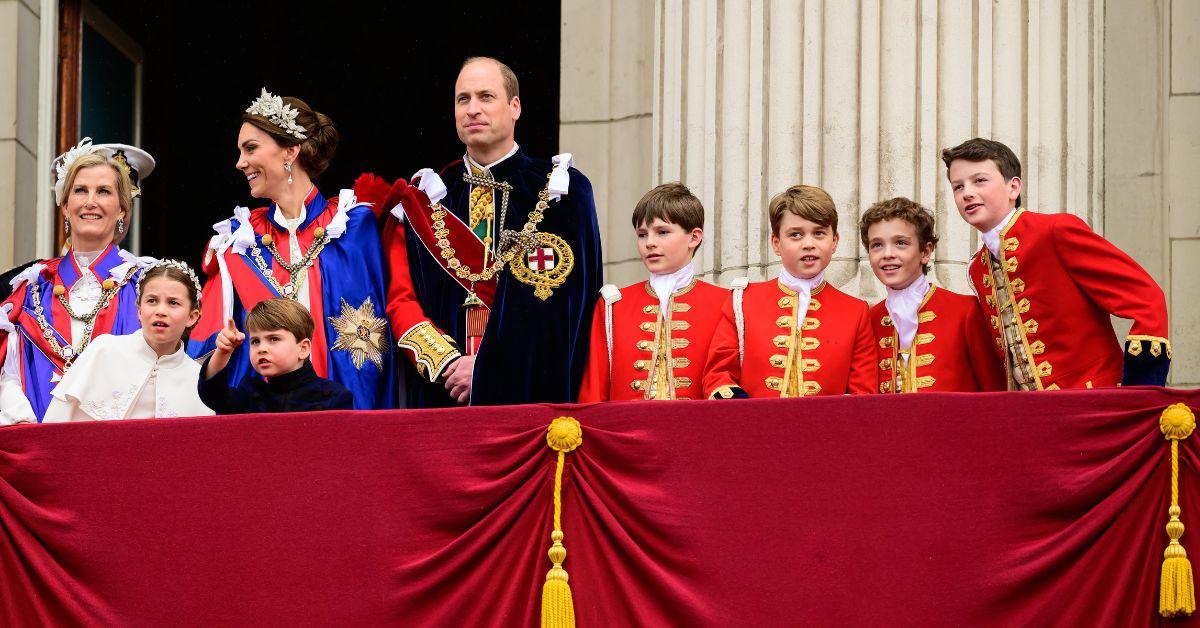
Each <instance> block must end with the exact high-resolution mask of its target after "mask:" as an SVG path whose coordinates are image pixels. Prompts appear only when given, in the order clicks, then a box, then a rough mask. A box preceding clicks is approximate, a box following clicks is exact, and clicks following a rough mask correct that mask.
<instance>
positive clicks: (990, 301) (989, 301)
mask: <svg viewBox="0 0 1200 628" xmlns="http://www.w3.org/2000/svg"><path fill="white" fill-rule="evenodd" d="M983 300H984V302H985V303H987V304H988V307H990V308H992V309H996V297H994V296H992V295H990V294H989V295H985V296H984V297H983Z"/></svg>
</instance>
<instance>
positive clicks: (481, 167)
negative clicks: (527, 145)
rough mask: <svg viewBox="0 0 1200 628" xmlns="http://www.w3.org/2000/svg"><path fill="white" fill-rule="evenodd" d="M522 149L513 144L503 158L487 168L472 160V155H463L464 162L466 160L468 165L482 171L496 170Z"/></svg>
mask: <svg viewBox="0 0 1200 628" xmlns="http://www.w3.org/2000/svg"><path fill="white" fill-rule="evenodd" d="M520 148H521V147H520V146H518V145H517V143H516V142H513V147H512V148H511V149H510V150H509V151H508V152H507V153H505V155H504V156H503V157H501V158H500V159H497V160H496V161H493V162H492V163H490V164H488V165H486V166H484V165H482V164H480V163H479V162H477V161H475V160H474V159H471V156H470V155H463V160H465V161H466V162H467V163H469V164H471V165H472V166H475V167H476V168H478V169H480V170H491V169H492V168H495V167H496V166H497V165H498V164H499V163H500V162H502V161H504V160H505V159H508V158H509V157H512V156H513V155H516V154H517V150H518V149H520Z"/></svg>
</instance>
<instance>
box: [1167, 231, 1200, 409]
mask: <svg viewBox="0 0 1200 628" xmlns="http://www.w3.org/2000/svg"><path fill="white" fill-rule="evenodd" d="M1171 266H1172V270H1173V271H1174V272H1172V273H1171V301H1172V304H1173V305H1174V307H1173V308H1172V311H1171V349H1172V351H1173V353H1174V357H1173V358H1172V360H1171V377H1170V383H1171V384H1172V385H1174V386H1187V387H1197V386H1200V334H1198V333H1196V332H1197V330H1200V307H1196V304H1197V303H1200V272H1197V271H1198V270H1200V238H1197V239H1191V240H1175V241H1174V242H1172V243H1171Z"/></svg>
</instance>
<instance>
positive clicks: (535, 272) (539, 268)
mask: <svg viewBox="0 0 1200 628" xmlns="http://www.w3.org/2000/svg"><path fill="white" fill-rule="evenodd" d="M536 236H537V246H535V247H534V248H533V250H532V251H529V252H525V251H523V250H522V249H521V248H520V247H514V248H512V249H509V251H508V253H507V255H506V261H507V262H508V269H509V271H510V272H512V274H513V277H515V278H516V279H517V281H520V282H521V283H523V284H528V285H530V286H533V288H534V290H533V294H534V295H536V296H537V297H538V298H539V299H541V300H543V301H545V300H546V299H549V298H550V295H551V294H553V293H554V289H555V288H558V287H559V286H561V285H563V283H564V282H566V280H567V275H570V274H571V270H572V269H573V268H575V254H574V252H573V251H571V246H570V245H569V244H567V241H566V240H564V239H562V238H560V237H558V236H556V235H554V234H553V233H546V232H544V231H539V232H537V234H536ZM519 257H524V259H519Z"/></svg>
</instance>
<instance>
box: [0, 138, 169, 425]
mask: <svg viewBox="0 0 1200 628" xmlns="http://www.w3.org/2000/svg"><path fill="white" fill-rule="evenodd" d="M153 168H154V160H153V159H152V158H151V157H150V155H148V154H146V153H145V152H144V151H142V150H140V149H137V148H134V147H132V146H125V145H122V144H100V145H92V143H91V138H85V139H84V140H83V141H82V142H80V143H79V145H77V146H75V147H74V148H72V149H71V150H69V151H67V152H66V153H65V154H63V155H61V156H59V157H58V158H57V159H55V161H54V172H55V175H56V181H55V184H54V198H55V202H56V203H57V204H58V208H59V210H60V211H61V212H62V217H63V231H64V232H65V233H66V235H67V237H68V238H69V242H70V246H69V248H68V250H67V252H66V254H65V255H63V256H62V257H57V258H54V259H51V260H48V261H46V262H44V263H41V262H39V263H36V264H33V265H32V266H30V267H29V268H27V269H25V270H24V271H23V272H21V274H20V275H18V276H17V277H16V278H15V279H14V280H13V281H12V286H13V293H12V295H11V296H9V298H8V299H7V300H6V301H5V303H4V305H3V312H4V314H5V315H4V316H0V337H2V338H3V340H4V345H5V347H4V352H3V354H2V356H0V359H2V360H3V365H2V366H0V389H2V390H0V406H3V407H0V423H13V422H28V421H33V420H36V421H38V422H40V421H41V420H42V417H43V416H45V414H46V408H47V407H48V406H49V404H50V399H51V397H50V391H51V390H53V389H54V387H55V386H56V385H57V383H58V381H59V380H60V379H61V378H62V376H63V373H65V372H66V371H67V370H69V369H70V368H71V364H72V363H73V362H74V361H75V360H76V359H77V358H78V357H79V355H80V354H81V353H83V352H84V351H86V350H87V347H88V344H89V343H90V342H91V341H92V339H93V338H95V337H97V336H100V335H102V334H113V335H123V334H129V333H132V332H135V331H137V330H139V329H141V323H139V322H138V312H137V310H138V306H137V280H138V277H139V275H140V273H141V270H142V267H143V265H142V264H143V262H144V260H139V259H138V258H136V257H134V256H133V254H131V253H129V252H128V251H125V250H122V249H121V248H120V246H119V245H120V243H121V240H122V239H123V238H124V237H125V235H126V234H127V233H128V231H129V224H130V218H131V212H132V209H133V207H132V205H133V198H134V196H136V195H138V193H139V192H138V184H139V177H140V178H145V177H146V176H147V175H149V174H150V171H151V170H152V169H153ZM18 392H19V393H21V395H23V396H24V398H25V400H26V401H27V402H28V411H25V410H24V409H23V408H22V406H21V403H20V399H18V398H17V393H18Z"/></svg>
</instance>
